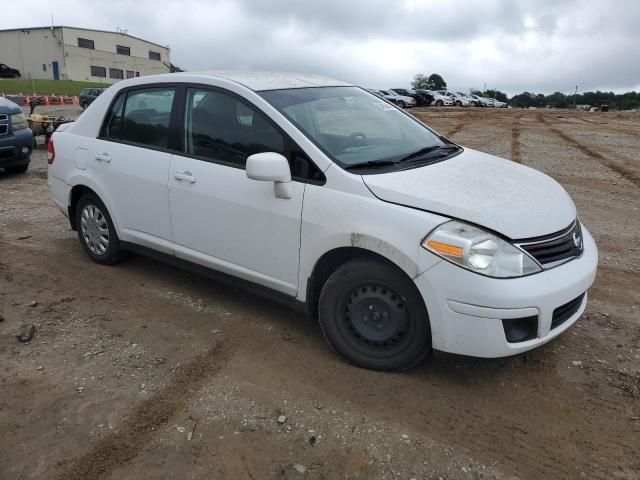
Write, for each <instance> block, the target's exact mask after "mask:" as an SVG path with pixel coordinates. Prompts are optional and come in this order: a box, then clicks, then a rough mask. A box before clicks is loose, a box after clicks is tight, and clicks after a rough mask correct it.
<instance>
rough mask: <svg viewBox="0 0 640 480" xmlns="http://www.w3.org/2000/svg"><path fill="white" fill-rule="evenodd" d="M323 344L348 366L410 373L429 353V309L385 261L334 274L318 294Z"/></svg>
mask: <svg viewBox="0 0 640 480" xmlns="http://www.w3.org/2000/svg"><path fill="white" fill-rule="evenodd" d="M318 314H319V315H318V316H319V319H320V326H321V328H322V331H323V333H324V336H325V338H326V339H327V341H328V342H329V344H330V345H331V346H332V347H333V349H334V350H335V351H336V352H337V353H338V354H339V355H340V356H341V357H343V358H344V359H346V360H347V361H349V362H351V363H353V364H355V365H358V366H360V367H364V368H369V369H373V370H406V369H409V368H411V367H413V366H414V365H416V364H417V363H419V362H420V361H421V360H422V359H424V357H425V356H426V355H427V354H428V353H429V351H430V350H431V331H430V328H429V316H428V314H427V309H426V307H425V305H424V301H423V300H422V296H421V295H420V293H419V292H418V290H417V288H416V287H415V285H414V284H413V283H412V282H411V280H410V279H409V278H407V277H406V276H405V275H404V273H402V272H401V271H399V270H397V269H395V268H392V267H391V266H388V265H386V264H384V263H382V262H381V261H376V260H367V259H359V260H352V261H349V262H347V263H345V264H343V265H341V266H340V267H338V268H337V269H336V271H335V272H333V273H332V274H331V275H330V276H329V278H328V279H327V281H326V283H325V284H324V286H323V288H322V292H321V293H320V299H319V306H318Z"/></svg>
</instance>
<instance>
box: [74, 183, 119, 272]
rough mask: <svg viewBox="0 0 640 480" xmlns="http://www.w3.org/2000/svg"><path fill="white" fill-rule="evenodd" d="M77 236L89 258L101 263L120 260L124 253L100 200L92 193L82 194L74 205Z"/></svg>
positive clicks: (106, 263)
mask: <svg viewBox="0 0 640 480" xmlns="http://www.w3.org/2000/svg"><path fill="white" fill-rule="evenodd" d="M75 215H76V228H77V230H78V238H79V239H80V244H81V245H82V248H84V251H85V252H86V253H87V255H89V258H91V260H93V261H94V262H96V263H100V264H102V265H113V264H116V263H118V262H120V261H122V260H123V259H124V258H125V256H126V253H125V252H124V251H123V250H122V248H121V247H120V240H119V239H118V234H117V233H116V229H115V227H114V226H113V221H112V220H111V216H110V215H109V212H108V210H107V207H105V205H104V203H102V200H100V199H99V198H98V197H97V196H96V195H94V194H92V193H86V194H84V195H83V196H82V197H81V198H80V200H78V204H77V205H76V211H75Z"/></svg>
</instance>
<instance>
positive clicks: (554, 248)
mask: <svg viewBox="0 0 640 480" xmlns="http://www.w3.org/2000/svg"><path fill="white" fill-rule="evenodd" d="M549 237H551V238H549ZM517 245H518V246H519V247H520V248H522V249H523V250H525V251H526V252H527V253H528V254H529V255H531V256H532V257H533V258H535V259H536V260H537V261H538V263H540V265H543V266H545V267H546V268H550V267H552V266H555V265H557V264H558V263H561V262H564V261H565V260H568V259H571V258H575V257H579V256H580V255H582V249H583V241H582V229H581V228H580V222H579V221H578V220H576V221H575V222H574V223H572V224H571V225H570V226H569V227H568V228H566V229H565V230H563V231H562V232H558V233H557V234H553V235H551V236H546V237H544V239H542V238H541V239H539V240H535V239H533V240H528V241H525V242H522V243H518V244H517Z"/></svg>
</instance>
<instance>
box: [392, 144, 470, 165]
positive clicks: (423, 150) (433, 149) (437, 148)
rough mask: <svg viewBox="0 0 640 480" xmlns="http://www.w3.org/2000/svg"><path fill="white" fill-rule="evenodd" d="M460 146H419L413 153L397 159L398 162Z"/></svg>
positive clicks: (455, 148) (456, 148)
mask: <svg viewBox="0 0 640 480" xmlns="http://www.w3.org/2000/svg"><path fill="white" fill-rule="evenodd" d="M459 148H460V147H458V146H457V145H431V146H429V147H424V148H421V149H420V150H417V151H415V152H413V153H410V154H409V155H407V156H406V157H402V158H401V159H400V160H398V161H399V162H406V161H407V160H413V159H417V158H419V157H422V156H423V155H427V154H429V153H431V152H442V151H445V152H446V151H449V150H458V149H459Z"/></svg>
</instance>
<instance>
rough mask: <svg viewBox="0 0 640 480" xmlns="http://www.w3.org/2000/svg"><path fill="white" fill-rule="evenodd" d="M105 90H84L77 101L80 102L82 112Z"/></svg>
mask: <svg viewBox="0 0 640 480" xmlns="http://www.w3.org/2000/svg"><path fill="white" fill-rule="evenodd" d="M105 90H106V88H85V89H83V90H82V91H81V92H80V97H79V98H78V100H79V101H80V106H81V107H82V109H83V110H84V109H85V108H87V107H88V106H89V105H91V104H92V103H93V101H94V100H95V99H96V98H98V97H99V96H100V95H101V94H102V92H104V91H105Z"/></svg>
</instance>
